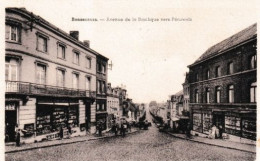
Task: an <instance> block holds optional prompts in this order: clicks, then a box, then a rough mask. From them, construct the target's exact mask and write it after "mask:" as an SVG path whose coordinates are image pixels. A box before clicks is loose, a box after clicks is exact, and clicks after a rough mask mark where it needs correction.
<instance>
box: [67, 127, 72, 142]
mask: <svg viewBox="0 0 260 161" xmlns="http://www.w3.org/2000/svg"><path fill="white" fill-rule="evenodd" d="M71 134H72V131H71V124H69V126H68V138H69V139H70V137H71Z"/></svg>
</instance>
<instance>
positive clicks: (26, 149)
mask: <svg viewBox="0 0 260 161" xmlns="http://www.w3.org/2000/svg"><path fill="white" fill-rule="evenodd" d="M137 132H140V130H137V131H134V132H131V133H128V134H126V136H127V135H130V134H135V133H137ZM118 136H120V135H117V136H115V135H112V136H103V137H98V138H90V139H85V140H79V141H71V142H67V143H58V144H52V145H45V146H39V147H31V148H25V149H18V150H10V151H6V152H5V154H8V153H16V152H22V151H28V150H35V149H41V148H48V147H54V146H61V145H68V144H74V143H80V142H87V141H94V140H101V139H105V138H112V137H118ZM34 144H35V143H34Z"/></svg>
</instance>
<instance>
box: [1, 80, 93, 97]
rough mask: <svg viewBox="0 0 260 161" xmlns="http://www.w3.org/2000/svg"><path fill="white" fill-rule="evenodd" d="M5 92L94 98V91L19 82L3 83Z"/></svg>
mask: <svg viewBox="0 0 260 161" xmlns="http://www.w3.org/2000/svg"><path fill="white" fill-rule="evenodd" d="M5 92H6V93H8V94H11V93H16V94H26V95H45V96H48V95H49V96H50V95H51V96H65V97H66V96H69V97H89V98H96V92H95V91H89V90H80V89H72V88H65V87H59V86H49V85H44V84H35V83H29V82H20V81H5Z"/></svg>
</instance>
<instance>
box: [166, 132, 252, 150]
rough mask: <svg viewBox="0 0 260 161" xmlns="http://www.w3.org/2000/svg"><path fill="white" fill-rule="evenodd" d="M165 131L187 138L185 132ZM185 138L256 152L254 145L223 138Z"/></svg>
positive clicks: (177, 136)
mask: <svg viewBox="0 0 260 161" xmlns="http://www.w3.org/2000/svg"><path fill="white" fill-rule="evenodd" d="M167 133H168V134H170V135H172V136H174V137H176V138H180V139H187V138H186V135H185V134H176V133H170V132H167ZM187 140H190V141H193V142H197V143H202V144H207V145H212V146H218V147H224V148H228V149H235V150H240V151H244V152H249V153H256V145H250V144H243V143H238V142H233V141H229V140H223V139H209V138H204V137H199V136H192V138H191V139H187Z"/></svg>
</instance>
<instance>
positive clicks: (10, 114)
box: [5, 8, 99, 142]
mask: <svg viewBox="0 0 260 161" xmlns="http://www.w3.org/2000/svg"><path fill="white" fill-rule="evenodd" d="M78 35H79V33H78V32H77V31H73V32H71V33H70V34H67V33H66V32H64V31H62V30H61V29H59V28H57V27H56V26H54V25H52V24H51V23H49V22H47V21H46V20H44V19H43V18H41V17H39V16H37V15H34V14H33V13H31V12H29V11H27V10H26V9H24V8H6V22H5V47H6V48H5V80H6V83H5V87H6V89H5V97H6V98H5V133H6V136H7V137H6V141H14V137H15V126H18V128H20V129H21V130H22V135H21V141H22V142H34V141H40V140H46V139H47V140H48V139H54V138H57V137H59V135H58V132H59V129H60V128H61V127H62V128H63V129H64V134H65V135H66V133H67V127H68V126H72V131H73V135H85V134H86V132H87V131H89V132H92V133H93V132H94V131H95V126H94V125H95V122H96V118H95V112H96V104H95V99H96V75H97V71H96V62H97V59H96V57H97V55H99V54H98V53H97V52H95V51H94V50H92V49H91V48H89V41H84V42H80V41H79V40H78Z"/></svg>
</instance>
